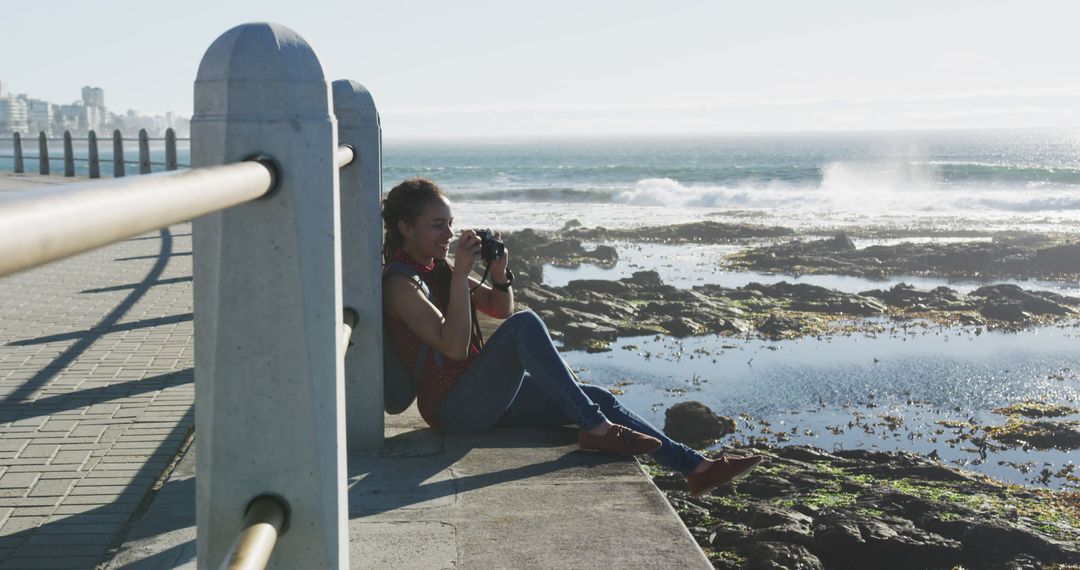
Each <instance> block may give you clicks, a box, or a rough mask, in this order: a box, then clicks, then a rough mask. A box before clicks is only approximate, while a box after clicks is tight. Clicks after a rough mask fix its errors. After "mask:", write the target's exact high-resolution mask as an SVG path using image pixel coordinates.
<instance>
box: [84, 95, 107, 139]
mask: <svg viewBox="0 0 1080 570" xmlns="http://www.w3.org/2000/svg"><path fill="white" fill-rule="evenodd" d="M82 104H83V107H84V115H85V116H84V122H83V124H84V125H85V129H86V130H88V131H97V130H100V129H101V128H102V127H104V126H105V121H106V120H107V119H108V116H109V112H108V111H107V110H106V109H105V90H104V89H102V88H100V87H90V86H85V87H83V88H82Z"/></svg>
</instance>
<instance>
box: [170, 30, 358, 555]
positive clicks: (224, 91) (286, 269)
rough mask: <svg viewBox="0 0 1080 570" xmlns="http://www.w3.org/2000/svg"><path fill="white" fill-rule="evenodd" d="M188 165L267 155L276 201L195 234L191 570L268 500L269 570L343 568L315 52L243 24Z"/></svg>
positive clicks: (199, 88)
mask: <svg viewBox="0 0 1080 570" xmlns="http://www.w3.org/2000/svg"><path fill="white" fill-rule="evenodd" d="M191 138H192V143H193V144H192V145H191V146H192V157H191V158H192V168H199V167H204V166H210V165H216V164H225V163H230V162H236V161H240V160H244V159H246V158H250V157H253V156H256V155H259V156H265V157H268V158H269V159H271V160H273V161H274V162H276V163H277V165H278V172H279V176H278V187H277V189H276V191H274V192H273V193H272V194H271V195H269V196H267V197H266V198H263V199H261V200H256V201H254V202H249V203H246V204H242V205H239V206H235V207H232V208H229V209H227V210H224V211H221V212H218V213H215V214H211V215H207V216H204V217H202V218H199V219H197V220H195V221H194V226H193V234H194V235H193V243H194V247H193V251H194V287H195V290H194V300H195V386H196V388H195V425H196V433H197V434H198V435H197V437H198V445H197V446H196V449H197V452H196V462H197V471H198V477H197V478H196V497H197V498H196V512H197V532H198V538H197V541H196V543H197V547H198V566H199V568H217V567H218V566H219V565H220V564H221V563H222V559H223V557H224V556H225V554H226V552H227V550H228V549H229V546H230V544H231V543H232V541H233V540H235V539H236V537H237V534H238V533H239V532H240V530H241V524H242V521H243V518H244V510H245V508H246V507H247V505H248V503H249V502H250V501H251V500H252V499H254V498H255V497H258V496H260V495H263V494H271V495H277V496H279V497H280V498H281V499H283V500H284V502H285V503H286V504H287V506H288V510H289V519H288V522H287V525H288V528H287V529H286V530H285V532H284V534H283V535H282V536H281V539H280V540H279V541H278V543H277V546H276V547H275V549H274V553H273V555H272V556H271V558H270V565H269V566H268V567H270V568H348V566H349V563H348V532H347V527H346V523H347V517H348V507H347V503H346V488H345V480H346V479H345V467H346V464H345V461H346V457H345V423H344V378H343V376H344V375H343V368H344V365H343V362H342V361H343V357H344V354H343V349H342V346H341V344H342V343H341V341H342V326H341V324H342V304H341V248H340V243H339V241H338V236H339V235H340V226H339V211H338V173H337V163H336V160H335V151H336V149H337V126H336V123H335V120H334V116H333V115H332V114H331V109H330V85H329V84H328V83H327V81H326V79H325V76H324V75H323V71H322V67H321V65H320V64H319V60H318V58H317V57H316V55H315V53H314V51H313V50H312V49H311V47H310V46H309V45H308V44H307V42H306V41H304V39H303V38H301V37H300V36H299V35H297V34H296V33H295V32H293V31H292V30H289V29H287V28H285V27H282V26H279V25H276V24H267V23H257V24H244V25H241V26H237V27H235V28H233V29H231V30H229V31H227V32H225V33H224V34H222V35H221V37H219V38H218V39H217V40H215V41H214V43H213V44H212V45H211V46H210V47H209V49H207V51H206V54H205V55H204V56H203V59H202V63H201V64H200V66H199V74H198V79H197V80H196V81H195V115H194V117H193V118H192V120H191Z"/></svg>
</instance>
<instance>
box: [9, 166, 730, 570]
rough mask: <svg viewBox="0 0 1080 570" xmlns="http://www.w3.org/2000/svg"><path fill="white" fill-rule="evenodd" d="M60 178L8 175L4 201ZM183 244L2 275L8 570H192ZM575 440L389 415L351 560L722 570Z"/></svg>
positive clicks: (661, 510)
mask: <svg viewBox="0 0 1080 570" xmlns="http://www.w3.org/2000/svg"><path fill="white" fill-rule="evenodd" d="M67 182H70V179H63V178H59V177H38V176H14V175H4V174H0V199H2V197H3V192H4V191H10V190H15V189H27V188H44V187H47V186H49V185H52V184H62V183H67ZM190 233H191V232H190V226H189V225H188V224H180V225H176V226H173V227H171V228H168V229H167V230H162V231H160V232H154V233H151V234H147V235H144V236H139V237H137V238H133V239H130V240H127V241H124V242H121V243H118V244H115V245H113V246H110V247H107V248H103V249H100V250H97V251H94V252H90V253H86V254H83V255H80V256H77V257H75V258H72V259H69V260H66V261H63V262H59V263H55V264H52V265H48V266H45V267H42V268H39V269H36V270H32V271H27V272H24V273H20V274H16V275H13V276H9V277H6V278H3V279H0V560H2V562H0V570H3V569H8V568H94V567H95V565H97V564H98V563H100V562H103V561H106V559H109V560H108V561H107V562H106V564H104V566H106V567H109V568H155V569H156V568H174V567H188V568H194V567H195V543H194V537H195V528H194V524H195V513H194V494H195V485H194V483H195V476H196V473H195V466H194V453H192V452H191V449H193V448H188V446H189V445H190V442H191V440H192V430H193V425H192V417H193V414H192V403H193V396H194V391H193V383H192V369H191V367H192V323H191V312H192V307H191V298H192V297H191V236H190ZM575 434H576V431H575V430H572V429H569V428H567V429H561V430H519V429H514V430H495V431H493V432H490V433H486V434H482V435H478V436H471V437H452V436H444V435H442V434H440V433H437V432H434V431H432V430H430V429H426V428H425V427H424V426H423V423H422V421H421V420H420V418H419V416H418V414H416V412H415V408H414V409H412V410H410V411H409V412H406V413H405V414H402V415H400V416H393V417H389V418H388V425H387V437H388V440H387V443H386V447H385V449H383V450H380V451H378V452H372V453H369V454H365V455H359V456H352V457H350V458H349V473H348V474H349V510H350V524H349V532H350V538H351V540H350V548H351V562H352V566H353V567H354V568H380V569H381V568H451V567H453V568H485V569H487V568H581V567H595V568H709V567H711V566H710V564H709V563H708V561H707V560H706V559H705V557H704V555H703V554H702V553H701V550H700V549H699V548H698V547H697V546H696V544H695V543H694V541H693V539H692V537H691V536H690V534H689V533H688V532H687V531H686V529H685V528H684V527H683V525H682V523H681V522H680V521H679V519H678V517H677V516H676V514H675V513H674V511H673V510H672V509H671V507H670V506H669V505H668V503H667V501H666V500H665V499H664V497H663V496H662V494H661V493H660V492H659V491H658V490H657V489H656V487H655V486H654V485H653V484H652V482H651V481H649V480H648V478H647V477H646V476H645V475H644V474H643V473H642V471H641V469H640V467H639V466H638V464H637V463H636V462H635V461H633V460H628V459H623V458H616V457H611V456H606V455H601V454H593V453H587V452H582V451H579V450H577V449H576V446H575V445H574V444H573V441H574V437H575ZM184 450H186V451H187V453H186V454H185V453H182V451H184ZM178 457H179V458H180V460H179V462H177V461H176V459H177V458H178ZM166 477H167V479H166ZM158 489H160V490H158Z"/></svg>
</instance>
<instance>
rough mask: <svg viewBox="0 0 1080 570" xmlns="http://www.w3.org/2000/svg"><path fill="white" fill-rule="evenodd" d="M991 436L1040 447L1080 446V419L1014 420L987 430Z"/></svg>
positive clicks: (1073, 447) (1005, 441)
mask: <svg viewBox="0 0 1080 570" xmlns="http://www.w3.org/2000/svg"><path fill="white" fill-rule="evenodd" d="M987 433H989V434H990V437H992V438H994V439H996V440H998V441H1000V442H1002V443H1010V444H1026V445H1030V446H1032V447H1035V448H1038V449H1066V450H1070V449H1077V448H1080V420H1038V421H1033V422H1029V421H1013V422H1009V423H1007V424H1005V425H1004V426H995V427H992V428H990V429H988V430H987Z"/></svg>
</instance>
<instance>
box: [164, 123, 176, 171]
mask: <svg viewBox="0 0 1080 570" xmlns="http://www.w3.org/2000/svg"><path fill="white" fill-rule="evenodd" d="M165 170H176V131H174V130H173V129H172V127H169V128H167V129H165Z"/></svg>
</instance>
